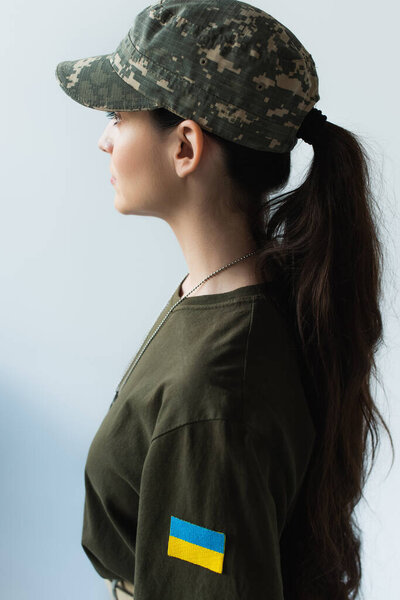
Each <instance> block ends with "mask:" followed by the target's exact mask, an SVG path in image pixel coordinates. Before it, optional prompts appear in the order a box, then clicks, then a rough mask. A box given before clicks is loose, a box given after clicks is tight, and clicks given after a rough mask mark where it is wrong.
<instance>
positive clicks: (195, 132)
mask: <svg viewBox="0 0 400 600" xmlns="http://www.w3.org/2000/svg"><path fill="white" fill-rule="evenodd" d="M176 134H177V143H176V145H175V146H174V155H173V160H174V164H175V170H176V174H177V175H178V177H186V176H187V175H189V173H192V172H193V171H195V170H196V169H197V166H198V164H199V162H200V159H201V157H202V154H203V149H204V135H203V131H202V129H201V127H200V125H198V124H197V123H196V122H195V121H192V120H191V119H186V120H185V121H182V123H179V125H178V126H177V128H176Z"/></svg>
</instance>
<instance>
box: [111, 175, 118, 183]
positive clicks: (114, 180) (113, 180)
mask: <svg viewBox="0 0 400 600" xmlns="http://www.w3.org/2000/svg"><path fill="white" fill-rule="evenodd" d="M116 181H117V180H116V179H115V177H114V175H112V176H111V183H115V182H116Z"/></svg>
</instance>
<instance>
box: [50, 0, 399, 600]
mask: <svg viewBox="0 0 400 600" xmlns="http://www.w3.org/2000/svg"><path fill="white" fill-rule="evenodd" d="M56 74H57V79H58V81H59V83H60V85H61V87H62V89H63V90H64V91H65V92H66V93H67V94H69V95H70V96H71V98H72V99H74V100H75V101H77V102H79V103H81V104H83V105H85V106H88V107H91V108H93V109H97V110H103V111H107V112H108V116H110V117H111V118H112V121H110V123H109V124H108V125H107V127H106V128H105V131H104V133H103V135H102V136H101V138H100V140H99V148H100V149H101V150H102V151H104V152H107V153H109V156H110V171H111V175H112V184H113V186H114V190H115V207H116V209H117V210H118V211H119V212H121V213H123V214H131V215H132V214H134V215H151V216H155V217H159V218H161V219H164V220H165V221H166V222H167V223H168V224H169V225H170V226H171V228H172V230H173V232H174V233H175V235H176V237H177V240H178V242H179V244H180V246H181V248H182V252H183V254H184V256H185V259H186V261H187V264H188V267H189V269H188V273H187V275H186V276H185V277H184V278H183V279H182V281H181V282H180V283H179V285H178V286H177V287H176V289H175V290H174V292H173V294H172V295H171V297H170V299H169V301H168V303H167V305H166V306H165V308H164V309H163V310H162V311H161V314H160V316H159V317H158V319H157V320H156V322H155V323H154V325H153V327H152V329H151V330H150V332H149V334H148V336H147V338H146V339H145V341H144V342H143V345H142V347H141V348H140V349H139V351H138V352H137V354H136V356H135V357H134V359H133V361H132V363H131V365H130V366H129V368H128V370H127V372H126V373H125V374H124V376H123V377H122V380H121V381H120V383H119V385H118V387H117V390H116V394H115V397H114V399H113V401H112V403H111V405H110V408H109V410H108V411H107V413H106V415H105V417H104V419H103V421H102V423H101V425H100V428H99V430H98V432H97V433H96V436H95V437H94V440H93V442H92V444H91V446H90V449H89V453H88V458H87V462H86V467H85V488H86V496H85V508H84V523H83V532H82V546H83V548H84V550H85V552H86V554H87V556H88V557H89V559H90V560H91V562H92V564H93V566H94V568H95V569H96V571H97V572H98V573H99V575H100V576H101V577H103V578H104V579H105V580H106V582H107V585H108V587H109V589H110V593H111V595H112V597H114V598H129V597H132V595H135V598H136V600H150V599H151V600H161V599H162V600H188V599H190V600H205V599H207V600H216V599H217V598H218V599H219V598H223V599H224V600H237V599H239V598H240V600H254V599H255V598H268V599H269V600H283V599H284V598H285V600H289V599H296V600H333V599H335V600H342V599H343V600H350V598H354V597H355V595H356V594H357V593H358V591H359V589H360V582H361V562H360V548H361V539H360V535H359V531H358V528H357V526H356V523H355V521H354V508H355V506H356V505H357V503H358V501H359V500H360V497H361V494H362V488H363V486H364V484H365V470H366V458H367V452H366V448H367V441H368V438H367V434H368V433H372V432H374V433H375V438H374V437H373V436H372V442H373V446H374V449H375V446H376V441H377V425H378V420H380V421H381V423H382V424H383V425H384V427H385V428H386V430H387V432H388V433H389V430H388V429H387V426H386V424H385V423H384V421H383V419H382V417H381V415H380V413H379V411H378V409H377V406H376V405H375V403H374V400H373V397H372V394H371V390H370V379H371V375H372V374H373V372H374V370H375V369H376V366H375V361H374V354H375V351H376V349H377V347H378V344H379V342H380V341H381V339H382V318H381V313H380V309H379V298H380V289H381V288H380V286H381V259H382V254H381V246H380V242H379V239H378V233H377V227H376V225H375V221H374V204H373V198H372V194H371V190H370V187H369V171H368V162H367V155H366V153H365V151H364V149H363V147H362V145H361V143H360V142H359V140H358V139H357V137H356V136H355V135H354V134H353V133H351V132H349V131H347V130H345V129H343V128H342V127H340V126H339V125H335V124H333V123H331V122H330V121H328V120H327V117H326V116H325V115H323V114H322V113H321V111H319V110H317V109H315V108H314V104H315V103H316V102H317V101H318V100H319V95H318V77H317V73H316V69H315V63H314V60H313V58H312V56H311V54H309V53H308V52H307V50H306V49H305V48H304V46H303V45H302V44H301V43H300V42H299V40H298V39H297V38H296V37H295V36H294V34H293V33H292V32H291V31H290V30H289V29H288V28H286V27H285V26H284V25H282V24H281V23H279V22H278V21H277V20H276V19H274V18H273V17H272V16H271V15H269V14H267V13H265V12H263V11H262V10H260V9H258V8H256V7H254V6H251V5H249V4H247V3H244V2H238V1H237V0H220V1H219V2H218V3H215V2H210V0H189V1H186V2H181V1H179V0H161V2H159V3H158V4H154V5H150V6H148V7H146V8H145V9H144V10H143V11H142V12H140V13H139V14H138V15H137V16H136V19H135V22H134V25H133V26H132V27H131V28H130V30H129V32H128V34H127V35H126V36H125V37H124V38H123V39H122V41H121V42H120V44H119V46H118V48H117V50H116V51H115V52H114V53H112V54H108V55H98V56H94V57H89V58H85V59H79V60H74V61H64V62H62V63H60V64H59V65H57V70H56ZM298 138H302V139H304V140H305V141H306V142H308V143H310V144H312V145H313V149H314V157H313V160H312V164H311V166H310V169H309V171H308V174H307V177H306V179H305V180H304V182H303V183H302V184H301V185H300V186H299V187H298V188H296V189H295V190H292V191H289V192H287V193H284V194H280V195H275V196H274V193H276V192H278V191H279V190H282V189H283V188H284V186H285V185H286V183H287V181H288V179H289V175H290V165H291V154H290V152H291V150H292V149H293V147H294V146H295V145H296V143H297V141H298ZM389 436H390V433H389Z"/></svg>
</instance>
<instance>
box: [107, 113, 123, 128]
mask: <svg viewBox="0 0 400 600" xmlns="http://www.w3.org/2000/svg"><path fill="white" fill-rule="evenodd" d="M107 118H108V119H117V121H116V122H115V123H114V125H117V123H119V122H120V121H121V115H120V114H119V113H116V112H108V113H107Z"/></svg>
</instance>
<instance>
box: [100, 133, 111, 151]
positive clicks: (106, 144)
mask: <svg viewBox="0 0 400 600" xmlns="http://www.w3.org/2000/svg"><path fill="white" fill-rule="evenodd" d="M97 145H98V147H99V148H100V150H103V152H110V151H111V148H112V143H111V140H110V138H108V137H106V136H104V135H102V136H101V137H100V139H99V141H98V144H97Z"/></svg>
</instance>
